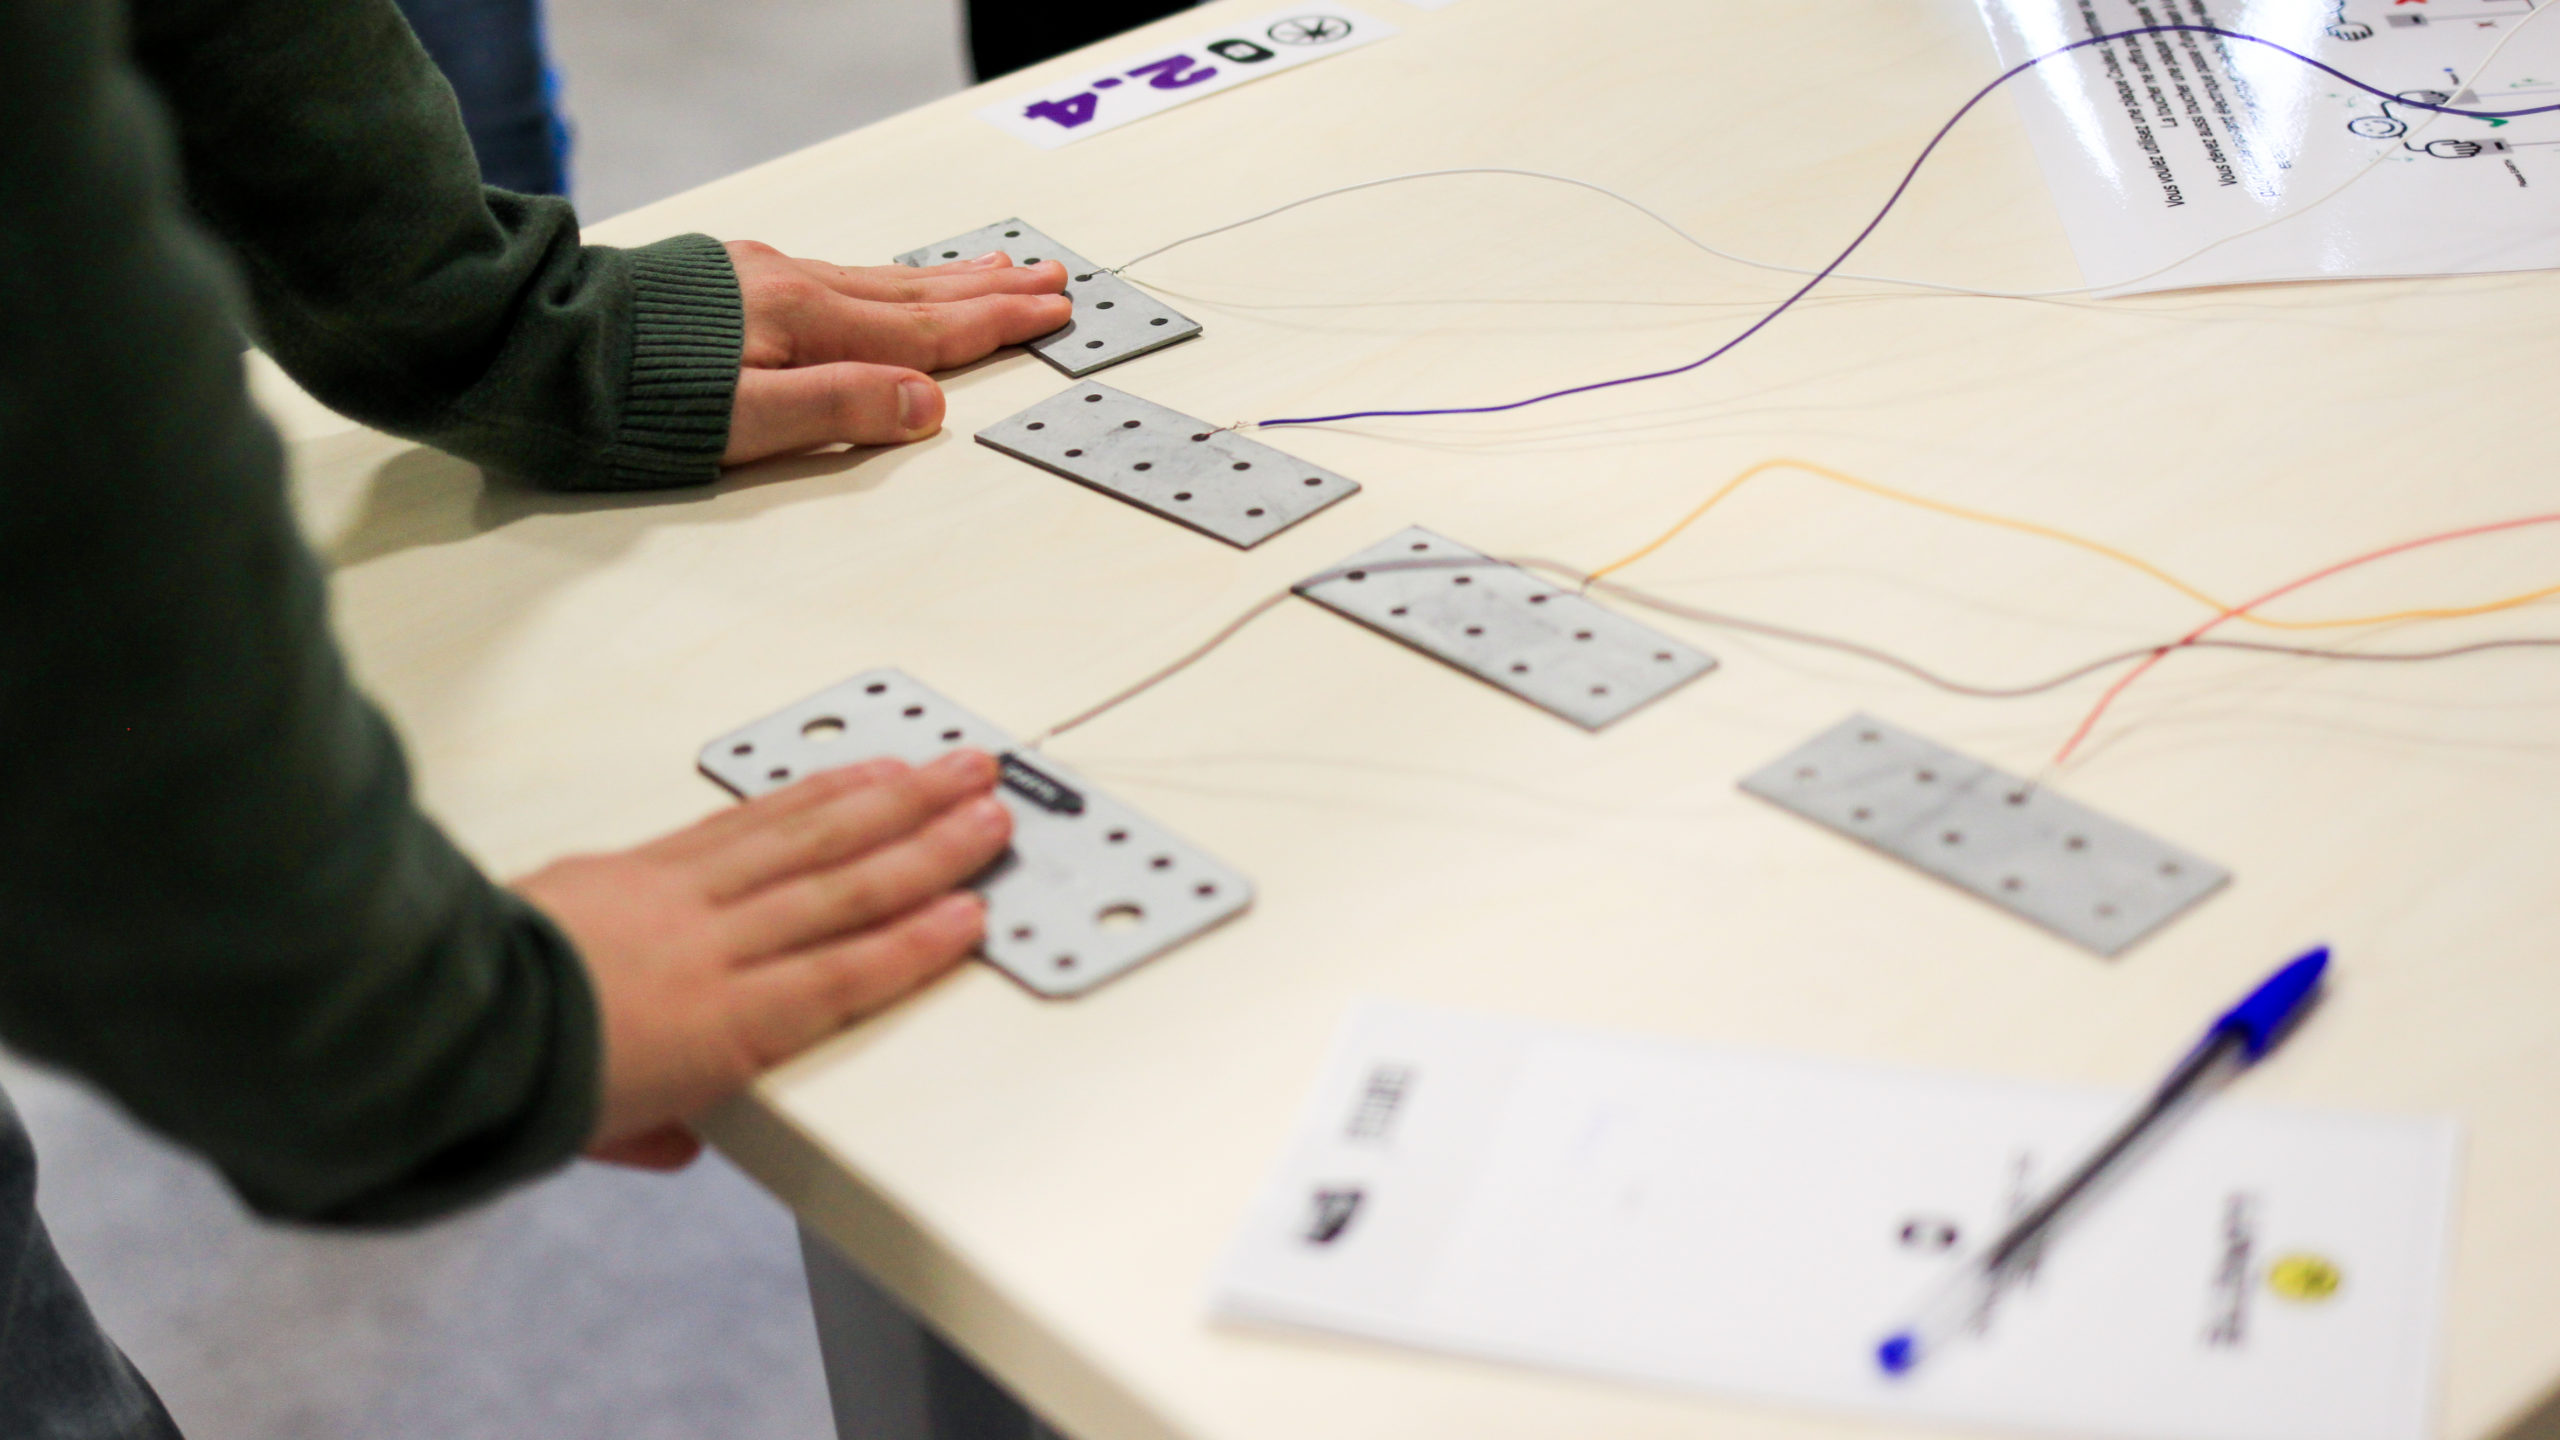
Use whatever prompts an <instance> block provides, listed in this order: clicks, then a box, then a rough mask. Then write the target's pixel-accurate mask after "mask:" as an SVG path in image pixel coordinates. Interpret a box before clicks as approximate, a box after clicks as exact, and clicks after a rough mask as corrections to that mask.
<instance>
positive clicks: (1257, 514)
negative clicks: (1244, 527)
mask: <svg viewBox="0 0 2560 1440" xmlns="http://www.w3.org/2000/svg"><path fill="white" fill-rule="evenodd" d="M1244 515H1245V518H1246V519H1248V520H1259V519H1261V518H1262V511H1261V510H1260V509H1258V508H1257V509H1252V510H1247V511H1246V512H1244Z"/></svg>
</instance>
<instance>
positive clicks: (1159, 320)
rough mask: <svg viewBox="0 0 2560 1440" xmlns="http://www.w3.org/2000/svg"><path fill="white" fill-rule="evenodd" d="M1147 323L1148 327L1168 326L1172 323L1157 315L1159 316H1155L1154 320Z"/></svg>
mask: <svg viewBox="0 0 2560 1440" xmlns="http://www.w3.org/2000/svg"><path fill="white" fill-rule="evenodd" d="M1147 323H1148V324H1150V325H1170V324H1172V323H1173V322H1172V321H1170V320H1167V319H1166V318H1164V317H1163V316H1161V315H1159V316H1157V317H1156V318H1154V319H1153V320H1150V321H1148V322H1147Z"/></svg>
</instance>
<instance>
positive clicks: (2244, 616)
mask: <svg viewBox="0 0 2560 1440" xmlns="http://www.w3.org/2000/svg"><path fill="white" fill-rule="evenodd" d="M1773 470H1799V471H1802V472H1804V473H1805V474H1808V475H1814V476H1818V477H1820V478H1822V479H1825V480H1829V481H1831V482H1833V483H1834V484H1838V485H1845V486H1847V487H1849V488H1850V489H1852V490H1858V491H1863V492H1865V493H1866V494H1869V495H1873V496H1876V497H1877V498H1879V499H1884V500H1891V501H1894V502H1895V503H1897V504H1902V505H1909V506H1912V507H1914V508H1915V509H1920V510H1927V511H1930V512H1932V513H1934V514H1939V515H1946V516H1950V517H1952V518H1954V519H1958V520H1968V521H1972V522H1973V523H1975V524H1979V525H1990V526H1995V527H1997V528H1999V529H2002V530H2014V531H2016V532H2018V533H2019V534H2022V535H2033V536H2035V537H2037V538H2039V539H2043V540H2053V541H2058V542H2059V543H2061V544H2064V545H2070V546H2073V547H2075V548H2078V549H2081V550H2086V551H2088V552H2089V553H2090V554H2092V555H2097V556H2101V557H2103V558H2105V559H2108V560H2112V561H2114V562H2116V563H2117V564H2119V565H2123V566H2126V567H2128V568H2130V569H2133V570H2137V571H2140V572H2141V573H2142V574H2144V575H2147V576H2149V577H2151V578H2152V579H2154V580H2157V581H2159V582H2160V583H2161V584H2163V585H2166V586H2168V587H2169V588H2170V589H2172V590H2175V591H2177V592H2178V593H2179V594H2181V595H2184V596H2186V597H2187V598H2188V599H2190V600H2194V601H2196V602H2198V603H2200V604H2202V605H2204V606H2205V607H2207V608H2208V609H2212V610H2217V611H2224V612H2227V613H2229V614H2230V615H2231V616H2232V617H2233V618H2235V619H2240V620H2246V621H2248V622H2249V623H2250V624H2252V625H2263V626H2266V627H2267V628H2268V629H2271V630H2348V629H2355V628H2359V627H2362V626H2367V625H2395V624H2399V623H2401V622H2403V621H2409V620H2458V619H2462V618H2464V617H2467V616H2472V615H2494V614H2496V613H2498V612H2500V611H2502V610H2514V609H2517V608H2519V607H2521V606H2525V605H2530V604H2533V603H2534V602H2535V601H2537V600H2548V599H2550V598H2551V597H2553V596H2555V595H2560V585H2545V586H2543V587H2541V588H2540V589H2537V590H2527V591H2525V592H2523V593H2522V594H2518V595H2507V596H2502V597H2500V598H2498V599H2495V600H2485V601H2482V602H2480V603H2478V604H2476V605H2434V606H2424V607H2420V608H2415V609H2408V610H2390V611H2385V612H2383V613H2381V614H2378V615H2348V616H2343V617H2339V618H2335V619H2329V620H2279V619H2275V618H2272V617H2270V616H2265V615H2260V614H2257V613H2255V612H2254V611H2252V610H2250V609H2248V608H2247V607H2240V608H2236V609H2235V608H2234V607H2233V606H2232V604H2231V602H2230V601H2228V600H2223V599H2220V598H2218V597H2216V596H2214V595H2212V594H2210V593H2208V592H2207V591H2205V590H2203V589H2202V588H2200V587H2198V586H2195V585H2192V584H2189V583H2188V582H2187V581H2184V580H2181V579H2179V578H2178V577H2177V576H2175V575H2173V574H2171V573H2169V572H2168V571H2167V570H2164V569H2162V568H2161V567H2160V566H2158V565H2154V564H2152V563H2151V562H2150V561H2148V560H2145V559H2143V558H2142V557H2141V556H2139V555H2135V554H2132V553H2130V552H2128V551H2125V550H2121V549H2118V548H2117V547H2115V546H2113V545H2110V544H2108V543H2106V542H2105V541H2103V540H2095V539H2091V538H2090V537H2088V536H2086V535H2077V534H2074V533H2072V532H2071V531H2068V530H2063V529H2058V528H2056V527H2054V526H2051V525H2044V524H2039V523H2038V522H2036V521H2033V520H2021V519H2018V518H2016V517H2015V516H2010V515H2000V514H1995V513H1993V512H1991V511H1988V510H1975V509H1972V508H1969V507H1967V506H1963V505H1956V504H1951V503H1949V502H1947V501H1944V500H1934V499H1931V498H1930V497H1928V496H1926V495H1921V494H1916V493H1914V492H1912V491H1909V490H1898V489H1896V488H1894V487H1893V486H1890V485H1886V484H1882V483H1880V482H1878V481H1874V480H1867V479H1862V478H1860V477H1858V476H1856V475H1851V474H1849V473H1848V472H1846V471H1843V470H1834V469H1832V468H1831V467H1830V466H1828V465H1817V464H1815V463H1813V462H1812V461H1810V460H1797V459H1793V458H1787V457H1782V458H1779V459H1774V460H1763V461H1761V462H1760V463H1759V464H1757V465H1754V466H1752V467H1750V468H1749V469H1747V470H1745V471H1743V472H1742V473H1741V474H1739V475H1736V476H1734V477H1733V478H1732V479H1731V480H1728V481H1726V482H1725V483H1724V485H1723V486H1722V487H1721V488H1719V489H1718V490H1717V491H1716V492H1715V493H1714V494H1712V495H1709V496H1708V497H1707V498H1706V500H1705V501H1704V502H1703V503H1701V504H1700V505H1699V506H1698V507H1697V508H1696V509H1694V510H1692V511H1690V512H1689V513H1688V514H1686V515H1684V516H1682V517H1680V522H1679V523H1678V524H1676V525H1674V526H1672V527H1671V528H1670V529H1668V530H1665V531H1663V532H1662V533H1661V534H1660V535H1657V536H1655V537H1654V538H1653V539H1651V540H1648V541H1646V542H1645V543H1644V544H1643V545H1640V546H1638V547H1637V548H1636V549H1634V550H1632V551H1629V552H1628V553H1627V554H1624V555H1621V556H1619V557H1618V558H1617V559H1615V560H1612V561H1610V562H1609V563H1608V564H1606V565H1603V566H1601V567H1600V568H1599V569H1597V570H1594V571H1592V572H1591V578H1592V579H1593V580H1595V581H1596V580H1600V579H1603V578H1605V577H1607V576H1609V575H1613V574H1615V573H1617V572H1618V571H1620V570H1624V569H1626V568H1627V567H1628V566H1630V565H1633V564H1635V563H1636V562H1637V561H1639V560H1642V559H1644V558H1645V557H1647V556H1649V555H1652V554H1653V553H1655V552H1656V551H1658V550H1660V549H1662V547H1664V546H1665V545H1668V544H1670V543H1671V542H1672V541H1673V540H1674V539H1677V538H1678V537H1679V536H1680V535H1681V534H1682V533H1683V532H1684V531H1686V530H1687V529H1688V528H1689V527H1690V526H1692V525H1694V524H1696V523H1697V522H1698V521H1699V520H1701V519H1703V518H1705V516H1706V514H1707V512H1708V511H1710V510H1713V509H1714V508H1716V506H1718V505H1720V504H1722V503H1723V502H1724V501H1725V499H1726V498H1727V497H1728V496H1731V495H1732V494H1733V493H1734V492H1735V491H1737V490H1740V489H1741V488H1742V487H1743V486H1744V485H1746V484H1749V483H1750V482H1751V481H1752V480H1754V479H1756V478H1758V477H1759V476H1762V475H1765V474H1768V473H1769V472H1771V471H1773Z"/></svg>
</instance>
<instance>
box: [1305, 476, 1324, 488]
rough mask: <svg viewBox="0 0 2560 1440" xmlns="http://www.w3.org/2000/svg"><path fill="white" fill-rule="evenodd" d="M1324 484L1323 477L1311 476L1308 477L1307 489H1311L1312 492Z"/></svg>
mask: <svg viewBox="0 0 2560 1440" xmlns="http://www.w3.org/2000/svg"><path fill="white" fill-rule="evenodd" d="M1323 483H1324V480H1323V478H1322V477H1321V476H1316V475H1310V476H1308V477H1307V488H1308V489H1310V490H1312V489H1314V488H1315V487H1317V486H1319V485H1322V484H1323Z"/></svg>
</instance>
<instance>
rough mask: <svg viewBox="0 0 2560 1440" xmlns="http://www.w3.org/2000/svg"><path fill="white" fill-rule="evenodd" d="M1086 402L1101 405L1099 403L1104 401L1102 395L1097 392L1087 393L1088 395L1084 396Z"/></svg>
mask: <svg viewBox="0 0 2560 1440" xmlns="http://www.w3.org/2000/svg"><path fill="white" fill-rule="evenodd" d="M1084 403H1086V404H1087V405H1099V404H1101V403H1102V397H1101V396H1100V395H1098V394H1095V395H1087V396H1086V397H1084Z"/></svg>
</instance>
